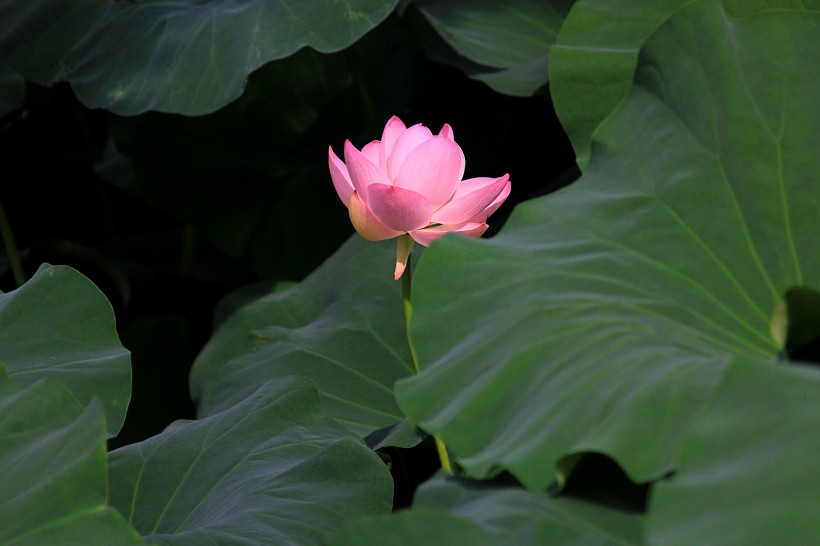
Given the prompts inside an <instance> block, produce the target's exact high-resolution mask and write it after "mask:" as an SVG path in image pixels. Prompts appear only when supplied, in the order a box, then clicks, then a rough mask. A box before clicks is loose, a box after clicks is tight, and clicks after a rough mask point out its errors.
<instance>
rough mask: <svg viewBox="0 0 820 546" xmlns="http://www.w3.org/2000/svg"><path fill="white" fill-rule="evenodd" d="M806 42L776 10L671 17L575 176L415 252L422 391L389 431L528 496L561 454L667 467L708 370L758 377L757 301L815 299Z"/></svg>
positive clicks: (766, 306)
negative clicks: (800, 292) (468, 234)
mask: <svg viewBox="0 0 820 546" xmlns="http://www.w3.org/2000/svg"><path fill="white" fill-rule="evenodd" d="M818 33H820V17H818V16H814V15H807V14H806V13H801V12H797V11H771V12H763V13H761V14H760V15H758V16H754V17H749V18H745V19H741V20H734V19H732V18H730V17H728V16H727V15H726V14H725V13H724V12H723V11H722V10H721V8H720V6H719V5H717V4H715V3H705V2H704V3H698V4H695V5H692V6H691V7H689V8H687V9H684V10H681V11H679V12H678V13H677V14H676V15H675V17H673V18H672V19H670V21H669V22H668V23H667V24H665V25H664V26H663V27H662V28H661V29H660V30H659V31H658V32H657V33H656V34H655V35H654V36H653V38H652V39H651V40H650V41H649V42H647V44H646V46H645V47H644V49H643V50H642V55H641V61H640V62H639V64H638V67H637V70H636V76H635V84H634V87H633V90H632V92H631V93H630V96H629V98H628V99H627V100H626V101H625V102H624V103H623V104H622V106H621V107H620V108H619V109H618V110H617V111H616V112H614V113H613V114H612V115H611V116H610V118H609V119H608V120H607V122H606V123H605V124H604V125H602V126H601V128H600V129H599V130H598V132H597V141H596V142H595V145H594V147H593V161H592V163H591V164H590V168H589V171H588V173H587V174H586V175H585V176H584V177H583V178H582V179H581V180H579V181H578V182H576V183H575V184H573V185H571V186H569V187H568V188H566V189H564V190H562V191H560V192H559V193H557V194H553V195H551V196H547V197H545V198H541V199H537V200H534V201H531V202H529V203H526V204H524V205H522V206H520V207H519V209H518V210H516V211H515V212H514V214H513V215H512V217H511V219H510V221H509V222H508V224H507V225H506V226H505V229H504V230H502V234H501V235H499V236H497V237H496V238H494V239H492V240H490V241H474V240H468V239H460V238H452V239H445V240H442V241H440V242H438V243H434V244H433V245H432V246H431V248H430V249H429V250H428V251H427V252H426V253H425V255H424V257H423V258H422V260H421V263H420V264H419V268H418V272H417V275H416V277H415V279H414V282H415V284H414V297H415V315H414V319H413V325H412V334H413V339H414V342H415V343H416V346H417V350H418V355H419V359H420V364H421V368H422V373H421V374H420V375H419V376H418V377H417V378H412V379H408V380H403V381H400V382H399V383H398V384H397V387H396V392H397V397H398V399H399V402H400V406H401V407H402V409H403V410H404V411H405V412H406V414H407V415H408V417H409V418H410V419H411V421H412V422H414V423H416V424H418V425H419V426H421V427H422V428H423V429H425V430H427V431H428V432H435V433H438V434H440V435H441V436H442V438H443V439H444V441H445V442H446V443H447V445H448V447H450V448H451V449H452V450H453V451H454V452H455V454H456V455H457V456H458V457H459V461H460V463H461V464H462V465H463V466H464V468H466V469H467V471H468V472H469V473H470V474H471V475H473V476H477V477H484V476H488V475H492V474H494V473H497V472H499V471H500V470H502V469H507V470H509V471H510V472H512V473H513V474H514V475H516V476H517V477H518V478H519V479H520V480H521V481H522V482H524V484H525V485H526V486H527V487H529V488H532V489H535V490H541V489H543V488H544V487H545V486H546V485H548V484H550V483H551V482H552V481H553V480H556V479H557V480H558V482H559V483H560V482H561V480H562V479H563V478H564V477H565V476H566V474H567V473H568V472H570V471H571V462H572V460H573V458H572V457H571V455H573V454H577V453H583V452H599V453H604V454H608V455H609V456H611V457H612V458H613V459H614V460H615V461H616V462H617V463H618V464H620V465H621V467H622V468H623V469H624V470H625V471H626V473H627V475H628V476H629V477H630V478H632V479H633V481H636V482H643V481H646V480H652V479H655V478H658V477H660V476H663V475H665V474H666V473H667V472H669V471H671V470H673V469H674V468H675V464H676V457H677V453H678V448H679V446H680V442H681V435H682V434H683V433H684V432H685V430H686V427H687V426H688V422H689V420H690V418H691V416H692V414H693V413H694V412H696V411H697V410H698V408H699V407H700V405H701V403H702V402H703V400H704V399H705V397H707V396H708V395H709V393H710V392H711V389H712V388H713V387H714V385H715V383H716V382H717V381H718V380H719V378H720V377H721V375H722V373H723V371H724V369H725V365H726V363H727V362H728V361H730V360H733V359H736V358H741V359H744V360H749V361H759V362H773V361H774V359H775V357H776V355H777V353H778V349H779V347H778V346H777V344H776V343H775V342H774V340H773V339H772V338H771V336H770V333H769V329H770V328H769V323H770V317H771V313H772V310H773V309H774V306H775V303H776V302H777V301H778V300H779V299H780V297H781V295H782V294H783V293H785V292H786V291H787V290H788V289H789V288H791V287H793V286H799V285H806V286H814V287H817V286H820V253H818V252H817V248H818V235H817V234H818V233H820V225H818V215H817V210H818V209H820V191H819V190H820V186H818V178H817V176H816V173H817V172H818V171H820V156H819V155H818V154H817V153H815V151H814V150H813V147H812V146H810V145H807V143H810V142H815V141H816V127H817V126H818V124H820V119H818V113H820V110H818V109H817V108H815V107H814V106H813V98H812V97H813V91H812V90H813V89H814V82H816V81H818V78H820V72H818V70H820V65H818V64H817V63H816V62H814V60H813V59H814V56H815V55H814V53H815V51H816V47H814V46H813V45H812V44H815V43H816V38H815V37H816V36H817V35H818ZM761 66H766V67H768V69H767V70H766V71H761V70H760V67H761ZM442 325H446V327H443V326H442ZM556 469H557V472H556Z"/></svg>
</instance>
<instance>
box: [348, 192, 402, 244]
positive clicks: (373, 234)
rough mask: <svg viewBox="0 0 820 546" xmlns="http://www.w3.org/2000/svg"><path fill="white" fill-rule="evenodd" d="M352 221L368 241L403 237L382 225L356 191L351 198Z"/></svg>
mask: <svg viewBox="0 0 820 546" xmlns="http://www.w3.org/2000/svg"><path fill="white" fill-rule="evenodd" d="M350 221H351V223H353V227H354V228H356V231H357V232H358V233H359V235H361V236H362V237H364V238H365V239H367V240H368V241H383V240H385V239H392V238H393V237H398V236H399V235H401V233H400V232H398V231H393V230H391V229H390V228H388V227H386V226H385V225H384V224H382V223H381V222H380V221H379V219H378V218H376V216H375V215H374V214H373V213H372V212H371V211H370V209H368V208H367V205H366V204H365V203H364V201H362V200H361V198H360V197H359V193H358V192H355V191H354V192H353V193H352V194H351V196H350Z"/></svg>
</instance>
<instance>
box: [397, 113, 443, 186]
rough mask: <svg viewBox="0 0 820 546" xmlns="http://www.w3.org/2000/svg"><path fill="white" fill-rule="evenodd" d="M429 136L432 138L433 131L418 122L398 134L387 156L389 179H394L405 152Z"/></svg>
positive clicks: (425, 140) (408, 151) (410, 150)
mask: <svg viewBox="0 0 820 546" xmlns="http://www.w3.org/2000/svg"><path fill="white" fill-rule="evenodd" d="M431 138H433V133H431V132H430V129H428V128H427V127H425V126H424V125H422V124H420V123H419V124H417V125H413V126H412V127H410V128H409V129H407V130H406V131H404V132H403V133H402V134H401V135H400V136H399V138H398V139H397V140H396V143H395V144H394V145H393V147H392V149H391V150H390V153H389V155H388V156H387V175H388V176H389V177H390V178H391V180H395V179H396V175H397V174H398V173H399V170H400V169H401V166H402V164H403V163H404V160H405V158H406V157H407V154H409V153H410V152H412V151H413V150H414V149H415V148H416V147H417V146H419V145H420V144H422V143H423V142H427V141H428V140H430V139H431Z"/></svg>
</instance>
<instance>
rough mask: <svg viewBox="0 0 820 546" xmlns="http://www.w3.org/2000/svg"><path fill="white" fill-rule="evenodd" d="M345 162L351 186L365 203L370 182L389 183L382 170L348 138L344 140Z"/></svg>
mask: <svg viewBox="0 0 820 546" xmlns="http://www.w3.org/2000/svg"><path fill="white" fill-rule="evenodd" d="M345 164H347V172H348V173H349V174H350V181H351V182H352V183H353V188H354V189H355V190H356V191H357V192H358V193H359V198H361V200H362V201H364V202H365V203H367V187H368V186H370V185H371V184H387V185H390V184H391V182H390V179H389V178H387V175H386V174H385V173H384V171H382V170H381V169H380V168H379V167H377V166H376V164H375V163H373V162H372V161H370V160H369V159H368V158H367V157H366V156H365V155H364V154H363V153H362V152H360V151H359V150H357V149H356V147H355V146H353V144H351V143H350V141H349V140H345Z"/></svg>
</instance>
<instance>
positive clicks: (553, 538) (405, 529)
mask: <svg viewBox="0 0 820 546" xmlns="http://www.w3.org/2000/svg"><path fill="white" fill-rule="evenodd" d="M642 534H643V532H642V522H641V517H639V516H637V515H635V514H630V513H627V512H620V511H617V510H612V509H609V508H604V507H601V506H597V505H595V504H590V503H586V502H583V501H578V500H573V499H562V498H552V497H550V496H549V495H547V494H545V493H537V492H530V491H525V490H523V489H521V488H520V487H516V486H501V485H492V484H484V483H480V482H471V481H469V480H457V479H453V478H451V477H447V478H445V477H442V476H439V477H437V478H434V479H432V480H431V481H429V482H427V483H426V484H424V485H423V486H422V487H421V488H419V490H418V492H417V494H416V497H415V499H414V503H413V509H412V510H410V511H406V512H400V513H398V514H396V515H393V516H389V517H381V518H372V519H369V520H364V521H362V522H360V523H355V524H353V525H351V526H349V527H348V528H346V529H345V530H344V531H342V532H341V533H340V534H338V535H337V536H334V537H332V539H331V540H330V541H329V542H330V544H331V546H346V545H350V546H353V545H358V544H391V545H396V546H399V545H407V546H414V545H416V544H423V543H433V544H460V545H464V546H471V545H476V546H478V545H481V546H495V545H498V546H502V545H508V544H562V545H565V544H566V545H573V544H577V545H588V544H596V545H602V546H603V545H615V544H618V545H630V544H631V545H638V544H642V543H643V540H642ZM425 537H427V538H426V539H425Z"/></svg>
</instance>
